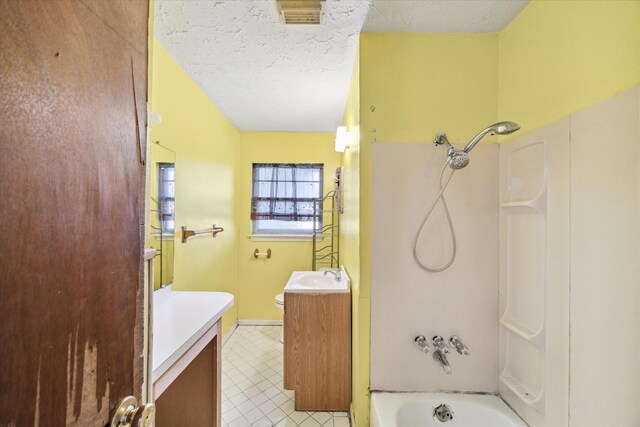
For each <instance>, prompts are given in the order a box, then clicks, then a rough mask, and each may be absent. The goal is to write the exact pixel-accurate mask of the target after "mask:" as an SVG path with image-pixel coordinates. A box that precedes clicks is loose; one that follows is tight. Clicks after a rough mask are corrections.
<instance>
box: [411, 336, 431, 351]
mask: <svg viewBox="0 0 640 427" xmlns="http://www.w3.org/2000/svg"><path fill="white" fill-rule="evenodd" d="M413 341H414V342H415V343H416V346H418V348H419V349H420V351H421V352H423V353H424V354H428V353H429V351H431V349H430V348H429V344H427V339H426V338H425V337H424V335H418V336H417V337H416V338H415V339H414V340H413Z"/></svg>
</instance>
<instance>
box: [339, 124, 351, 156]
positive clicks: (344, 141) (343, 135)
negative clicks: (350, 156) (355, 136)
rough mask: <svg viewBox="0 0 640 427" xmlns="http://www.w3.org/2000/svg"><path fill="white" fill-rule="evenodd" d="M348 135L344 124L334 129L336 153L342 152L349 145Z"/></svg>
mask: <svg viewBox="0 0 640 427" xmlns="http://www.w3.org/2000/svg"><path fill="white" fill-rule="evenodd" d="M350 137H351V136H350V135H349V131H348V130H347V127H346V126H340V127H339V128H338V130H337V131H336V151H337V152H338V153H344V150H345V149H346V148H347V147H348V146H349V142H350Z"/></svg>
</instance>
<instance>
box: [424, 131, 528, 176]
mask: <svg viewBox="0 0 640 427" xmlns="http://www.w3.org/2000/svg"><path fill="white" fill-rule="evenodd" d="M518 129H520V126H519V125H518V124H517V123H514V122H498V123H494V124H492V125H491V126H489V127H488V128H486V129H484V130H483V131H482V132H480V133H479V134H477V135H476V136H475V137H474V138H473V139H472V140H471V142H469V143H468V144H467V146H466V147H464V149H463V150H458V149H456V148H454V147H453V145H451V143H450V142H449V140H448V139H447V135H445V134H444V133H439V134H437V135H436V138H435V139H434V141H433V142H434V143H435V144H436V145H446V146H447V147H449V150H448V152H447V155H448V158H447V163H448V164H449V167H450V168H451V169H462V168H463V167H465V166H467V165H468V164H469V154H468V153H469V151H471V150H473V147H475V146H476V144H477V143H478V142H480V140H481V139H482V138H484V137H485V135H487V134H498V135H509V134H510V133H513V132H515V131H517V130H518Z"/></svg>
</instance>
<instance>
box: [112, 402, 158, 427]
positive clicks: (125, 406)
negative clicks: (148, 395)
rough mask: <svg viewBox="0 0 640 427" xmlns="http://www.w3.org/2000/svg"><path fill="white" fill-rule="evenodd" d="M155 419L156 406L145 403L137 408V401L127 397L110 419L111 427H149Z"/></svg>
mask: <svg viewBox="0 0 640 427" xmlns="http://www.w3.org/2000/svg"><path fill="white" fill-rule="evenodd" d="M155 419H156V405H154V404H153V403H147V404H146V405H144V406H141V407H139V406H138V400H137V399H136V398H135V397H133V396H127V397H125V398H124V399H122V401H120V404H118V407H117V408H116V412H115V413H114V414H113V418H112V419H111V427H151V426H152V425H153V423H154V421H155Z"/></svg>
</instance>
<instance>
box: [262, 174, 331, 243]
mask: <svg viewBox="0 0 640 427" xmlns="http://www.w3.org/2000/svg"><path fill="white" fill-rule="evenodd" d="M260 165H262V166H268V165H274V166H293V167H297V166H305V167H307V168H308V167H311V168H313V169H317V170H318V172H319V178H318V180H317V181H315V180H314V181H305V180H301V181H297V180H294V181H289V182H294V185H295V183H298V182H313V183H316V182H317V183H318V192H319V195H318V197H317V198H314V199H313V200H318V199H322V197H323V192H324V166H325V164H324V163H284V162H280V163H259V162H256V163H252V165H251V201H250V203H251V204H252V203H253V201H254V189H255V183H256V177H255V173H256V169H257V168H256V166H260ZM306 200H308V199H306ZM314 203H315V202H314ZM250 211H251V212H253V206H251V207H250ZM261 221H279V220H277V219H274V220H269V219H250V222H251V225H250V230H251V234H250V236H249V237H251V239H252V240H257V241H266V240H289V241H296V240H311V239H312V237H313V225H314V224H316V225H319V227H322V215H321V216H320V222H319V224H318V223H317V222H316V221H314V220H313V219H312V220H305V221H293V220H292V221H280V222H282V223H289V222H290V223H294V224H301V223H302V224H304V223H308V224H311V227H310V229H298V230H296V229H295V228H293V227H292V228H286V227H284V228H265V227H260V222H261Z"/></svg>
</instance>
